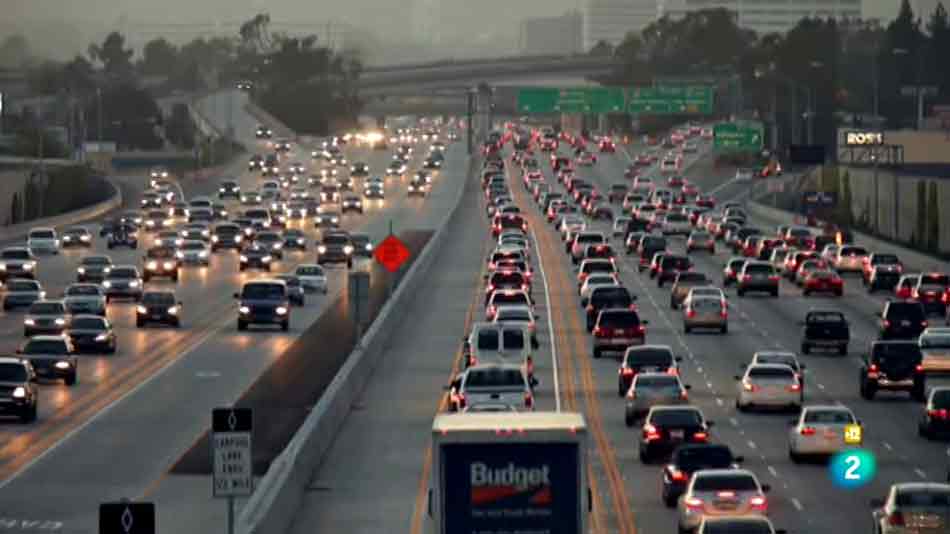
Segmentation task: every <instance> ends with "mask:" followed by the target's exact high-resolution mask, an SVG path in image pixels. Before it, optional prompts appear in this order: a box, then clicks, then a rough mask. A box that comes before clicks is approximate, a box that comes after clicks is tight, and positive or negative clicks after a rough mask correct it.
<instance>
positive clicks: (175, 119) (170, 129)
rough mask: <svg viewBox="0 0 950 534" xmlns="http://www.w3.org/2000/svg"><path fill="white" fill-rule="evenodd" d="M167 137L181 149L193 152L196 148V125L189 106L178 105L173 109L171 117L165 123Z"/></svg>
mask: <svg viewBox="0 0 950 534" xmlns="http://www.w3.org/2000/svg"><path fill="white" fill-rule="evenodd" d="M165 137H166V139H168V140H169V141H170V142H171V143H172V144H174V145H176V146H178V147H179V148H183V149H186V150H191V149H192V148H193V147H194V146H195V124H194V122H193V121H192V120H191V115H189V113H188V106H186V105H185V104H182V103H178V104H175V105H174V106H173V107H172V112H171V116H170V117H169V118H168V121H167V122H166V123H165Z"/></svg>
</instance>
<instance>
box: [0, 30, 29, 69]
mask: <svg viewBox="0 0 950 534" xmlns="http://www.w3.org/2000/svg"><path fill="white" fill-rule="evenodd" d="M32 60H33V54H32V52H31V51H30V43H29V42H28V41H27V40H26V37H24V36H23V35H22V34H19V33H18V34H15V35H11V36H9V37H7V38H6V39H4V40H3V42H2V43H0V68H6V69H18V68H20V67H23V66H24V65H27V64H29V63H30V62H32Z"/></svg>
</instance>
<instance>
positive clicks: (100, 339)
mask: <svg viewBox="0 0 950 534" xmlns="http://www.w3.org/2000/svg"><path fill="white" fill-rule="evenodd" d="M107 339H109V335H108V334H106V333H102V334H99V335H98V336H96V341H98V342H100V343H102V342H103V341H105V340H107Z"/></svg>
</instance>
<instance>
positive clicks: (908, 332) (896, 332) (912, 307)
mask: <svg viewBox="0 0 950 534" xmlns="http://www.w3.org/2000/svg"><path fill="white" fill-rule="evenodd" d="M927 326H929V323H928V321H927V314H926V313H925V311H924V305H923V304H921V303H920V302H916V301H895V300H889V301H887V302H885V303H884V308H883V309H882V310H881V313H880V314H879V316H878V335H877V337H878V339H881V340H887V339H917V338H919V337H920V335H921V334H922V333H923V332H924V330H926V329H927Z"/></svg>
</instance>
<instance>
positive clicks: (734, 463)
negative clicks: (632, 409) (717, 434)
mask: <svg viewBox="0 0 950 534" xmlns="http://www.w3.org/2000/svg"><path fill="white" fill-rule="evenodd" d="M744 461H745V458H744V457H742V456H736V455H734V454H733V453H732V450H731V449H730V448H729V447H728V446H727V445H720V444H712V443H691V444H686V445H680V446H679V447H677V448H676V449H675V450H674V451H673V454H672V456H671V457H670V462H669V463H668V464H667V465H665V466H664V467H663V471H662V475H661V477H662V484H661V489H660V498H661V499H662V500H663V504H665V505H666V507H667V508H675V507H676V503H677V502H678V501H679V497H680V496H681V495H682V494H683V492H685V491H686V487H687V485H688V484H689V480H690V478H691V477H692V475H693V473H696V472H698V471H700V470H703V469H738V468H739V464H741V463H742V462H744ZM731 532H733V531H731V530H730V531H724V532H720V531H715V532H714V533H709V534H727V533H731ZM738 532H743V533H744V532H746V531H745V530H740V531H738ZM750 534H760V533H757V532H756V533H750ZM768 534H771V533H768Z"/></svg>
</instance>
